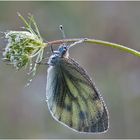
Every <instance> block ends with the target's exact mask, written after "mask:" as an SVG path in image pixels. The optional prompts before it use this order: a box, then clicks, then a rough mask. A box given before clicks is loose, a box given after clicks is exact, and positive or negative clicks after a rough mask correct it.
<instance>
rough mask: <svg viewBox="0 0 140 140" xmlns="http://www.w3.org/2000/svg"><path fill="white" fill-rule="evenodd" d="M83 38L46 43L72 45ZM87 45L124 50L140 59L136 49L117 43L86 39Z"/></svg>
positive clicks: (139, 53)
mask: <svg viewBox="0 0 140 140" xmlns="http://www.w3.org/2000/svg"><path fill="white" fill-rule="evenodd" d="M81 39H83V38H77V39H75V38H74V39H63V40H54V41H50V42H48V43H46V44H47V45H49V44H51V45H53V44H61V43H65V42H66V43H70V42H75V41H78V40H81ZM84 42H85V43H92V44H97V45H102V46H106V47H112V48H116V49H119V50H122V51H125V52H128V53H130V54H133V55H135V56H138V57H140V52H139V51H136V50H134V49H131V48H128V47H126V46H123V45H119V44H116V43H111V42H107V41H102V40H96V39H88V38H86V39H85V41H84Z"/></svg>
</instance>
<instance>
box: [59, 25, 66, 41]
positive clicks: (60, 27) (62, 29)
mask: <svg viewBox="0 0 140 140" xmlns="http://www.w3.org/2000/svg"><path fill="white" fill-rule="evenodd" d="M59 29H60V31H61V33H62V37H63V39H65V38H66V35H65V32H64V28H63V25H60V26H59Z"/></svg>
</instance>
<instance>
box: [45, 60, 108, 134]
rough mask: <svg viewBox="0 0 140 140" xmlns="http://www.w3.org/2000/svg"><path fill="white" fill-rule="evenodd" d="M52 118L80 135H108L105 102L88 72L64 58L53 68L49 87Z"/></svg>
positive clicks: (48, 94)
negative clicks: (105, 132) (106, 132)
mask: <svg viewBox="0 0 140 140" xmlns="http://www.w3.org/2000/svg"><path fill="white" fill-rule="evenodd" d="M46 97H47V103H48V106H49V109H50V112H51V114H52V116H53V117H54V118H55V119H56V120H58V121H60V122H62V123H63V124H65V125H66V126H68V127H70V128H72V129H74V130H76V131H79V132H104V131H106V130H107V129H108V114H107V109H106V107H105V105H104V102H103V100H102V98H101V97H100V95H99V93H98V91H97V89H96V88H95V86H94V84H93V83H92V81H91V80H90V78H89V76H88V75H87V73H86V72H85V70H84V69H83V68H82V67H81V66H79V64H78V63H76V62H75V61H74V60H73V59H70V58H68V59H67V58H60V60H59V62H58V63H57V64H56V65H55V66H50V68H49V69H48V76H47V87H46Z"/></svg>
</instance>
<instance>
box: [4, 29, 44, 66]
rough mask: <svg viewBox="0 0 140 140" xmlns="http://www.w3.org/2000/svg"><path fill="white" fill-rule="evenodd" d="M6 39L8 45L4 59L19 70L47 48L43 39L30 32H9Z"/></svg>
mask: <svg viewBox="0 0 140 140" xmlns="http://www.w3.org/2000/svg"><path fill="white" fill-rule="evenodd" d="M5 38H7V39H8V44H7V45H6V48H5V51H4V52H3V56H4V59H5V60H7V61H9V62H10V63H11V64H13V65H14V67H16V68H17V69H20V68H21V67H23V66H25V65H26V64H27V63H28V62H29V60H30V59H31V58H32V56H34V55H37V53H38V52H39V51H40V49H43V48H44V46H45V44H44V43H43V41H42V39H40V38H39V37H38V36H37V35H36V34H33V33H30V32H28V31H9V32H7V33H5Z"/></svg>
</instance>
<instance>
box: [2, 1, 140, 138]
mask: <svg viewBox="0 0 140 140" xmlns="http://www.w3.org/2000/svg"><path fill="white" fill-rule="evenodd" d="M17 12H20V13H21V14H22V15H23V16H25V17H27V15H28V13H32V14H33V15H34V17H35V19H36V21H37V23H38V25H39V29H40V32H41V34H42V36H43V38H44V40H47V41H50V40H55V39H60V38H62V35H61V33H60V31H59V29H58V27H59V25H60V24H63V26H64V28H65V32H66V35H67V38H78V37H89V38H95V39H101V40H105V41H110V42H114V43H119V44H122V45H125V46H127V47H130V48H133V49H136V50H140V2H111V1H110V2H0V31H7V30H21V29H20V27H22V26H23V24H22V22H21V20H20V19H19V18H18V16H17ZM5 45H6V41H5V40H4V39H3V38H1V39H0V46H2V47H4V46H5ZM47 51H48V52H49V49H48V50H47ZM45 56H46V57H49V56H50V53H48V54H47V52H45ZM70 56H71V57H73V58H74V59H75V60H76V61H78V62H79V63H80V64H81V65H82V66H83V67H84V68H85V69H86V70H87V72H88V73H89V75H90V76H91V78H92V79H93V80H94V81H95V83H96V86H97V87H98V89H99V90H100V92H101V94H102V96H103V98H104V100H105V102H106V105H107V107H108V110H109V116H110V119H109V120H110V128H109V130H108V132H106V133H103V134H87V135H86V134H78V133H75V132H73V131H72V130H70V129H68V128H65V127H64V126H62V125H61V124H59V123H58V122H56V121H55V120H53V118H52V116H51V115H50V113H49V111H48V107H47V104H46V102H45V100H46V99H45V87H46V76H47V66H40V68H39V70H38V72H37V75H36V77H35V78H34V80H33V82H32V83H31V85H30V86H29V87H28V88H25V87H24V86H25V84H26V83H27V80H28V75H27V74H26V73H27V71H24V70H21V71H18V72H16V71H15V69H13V68H12V67H11V66H9V65H6V64H5V63H3V62H2V61H1V62H0V138H86V139H87V138H140V58H138V57H136V56H133V55H131V54H128V53H124V52H122V51H120V50H117V49H112V48H109V47H103V46H97V45H90V44H86V45H77V46H76V47H74V48H72V49H71V50H70ZM0 57H2V55H1V56H0Z"/></svg>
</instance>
